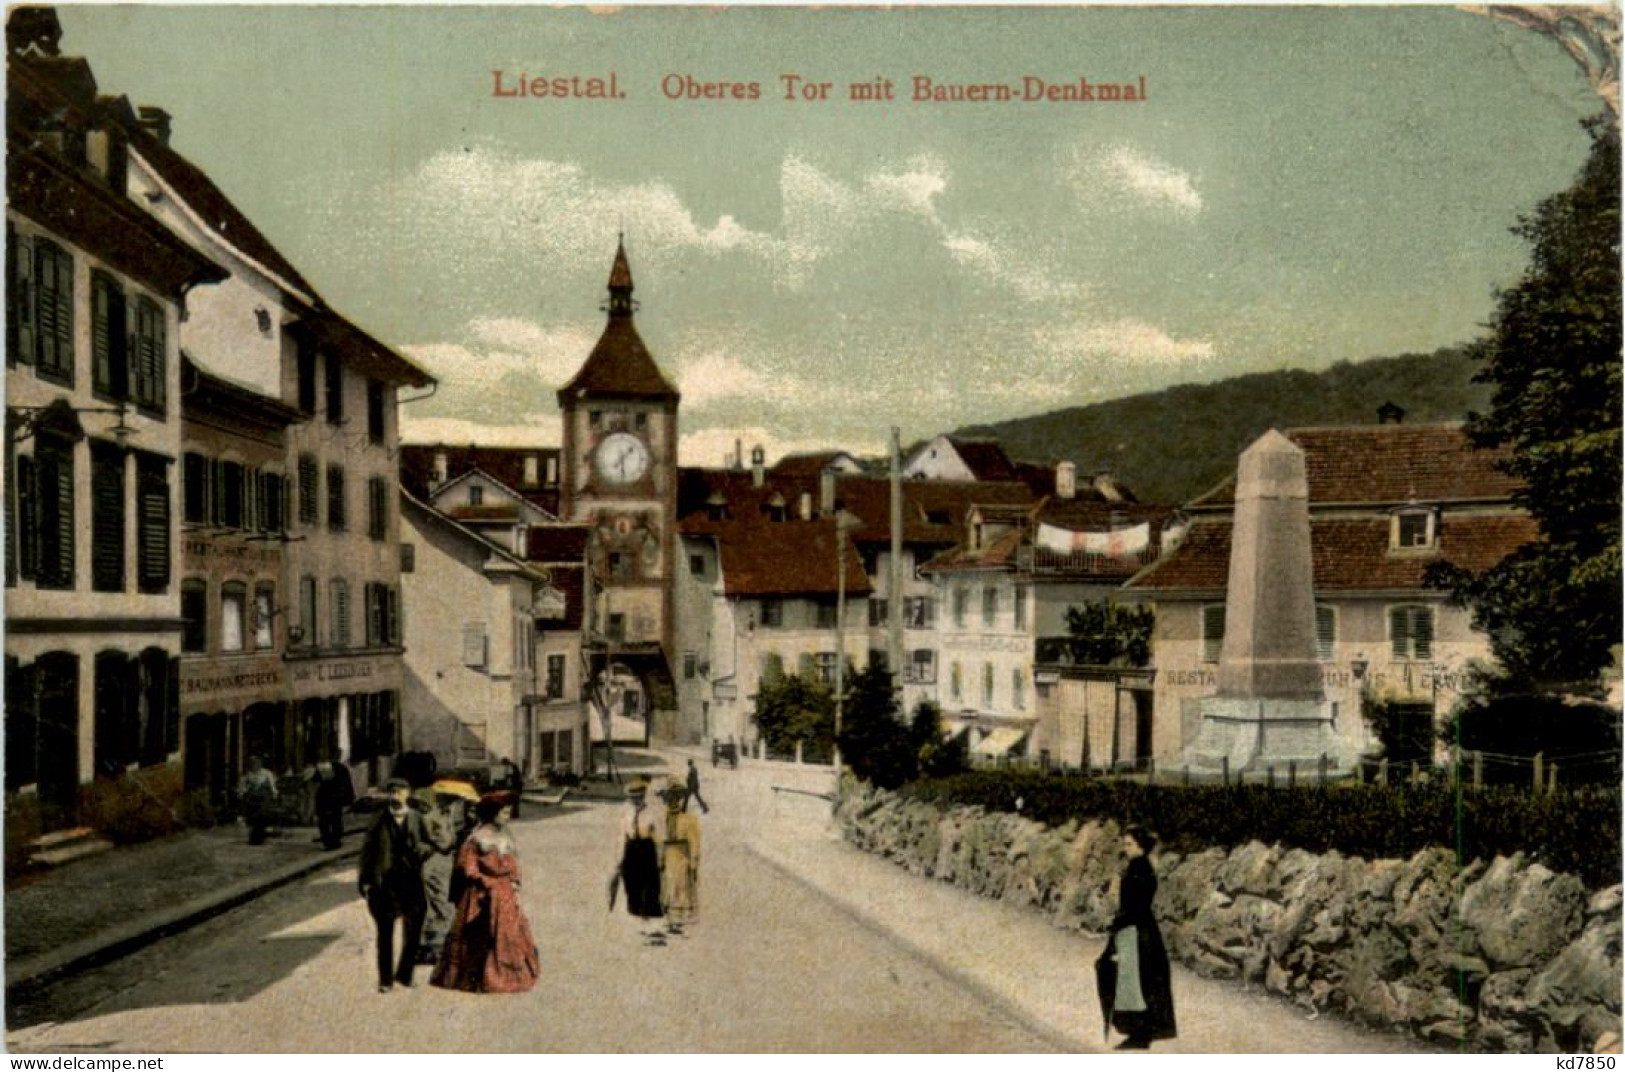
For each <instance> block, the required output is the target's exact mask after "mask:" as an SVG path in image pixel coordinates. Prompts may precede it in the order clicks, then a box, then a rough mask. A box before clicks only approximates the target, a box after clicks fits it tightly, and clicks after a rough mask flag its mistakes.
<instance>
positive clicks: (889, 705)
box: [839, 663, 920, 789]
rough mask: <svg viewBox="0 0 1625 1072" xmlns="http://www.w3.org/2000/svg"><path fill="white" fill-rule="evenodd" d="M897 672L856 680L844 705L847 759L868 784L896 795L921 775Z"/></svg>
mask: <svg viewBox="0 0 1625 1072" xmlns="http://www.w3.org/2000/svg"><path fill="white" fill-rule="evenodd" d="M899 714H900V707H899V705H898V702H897V690H896V689H895V688H893V687H892V678H891V671H889V670H887V669H886V668H885V667H884V666H881V665H880V664H878V663H871V664H870V665H869V667H868V668H867V669H864V670H861V671H859V672H858V673H856V674H854V675H853V676H852V678H851V680H850V681H849V682H848V683H847V691H846V697H845V700H844V702H843V703H842V705H841V734H840V739H839V744H840V746H841V758H842V761H843V762H845V763H846V765H847V766H849V767H851V768H852V773H853V774H855V775H857V776H858V777H859V778H861V779H863V780H864V781H866V782H872V783H873V784H875V785H878V786H881V787H883V788H885V789H895V788H897V787H898V786H900V785H902V784H903V783H904V782H908V781H911V780H913V778H914V776H915V775H916V774H917V773H918V772H919V765H920V756H919V745H918V744H917V743H916V742H915V740H914V737H913V734H912V733H911V732H910V728H909V726H908V725H907V724H906V723H904V722H903V720H902V719H901V718H900V717H899Z"/></svg>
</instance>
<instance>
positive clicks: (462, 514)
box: [437, 502, 519, 521]
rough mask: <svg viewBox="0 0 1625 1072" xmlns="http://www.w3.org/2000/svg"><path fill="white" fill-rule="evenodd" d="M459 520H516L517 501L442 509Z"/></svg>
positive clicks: (517, 516) (517, 511) (448, 515)
mask: <svg viewBox="0 0 1625 1072" xmlns="http://www.w3.org/2000/svg"><path fill="white" fill-rule="evenodd" d="M437 509H438V508H437ZM441 512H442V513H444V514H445V515H446V516H447V517H454V518H456V519H457V520H458V521H515V520H517V519H518V518H519V506H518V504H516V503H511V502H505V503H482V504H480V505H479V506H452V507H447V508H445V509H444V510H442V511H441Z"/></svg>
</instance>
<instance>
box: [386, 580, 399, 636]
mask: <svg viewBox="0 0 1625 1072" xmlns="http://www.w3.org/2000/svg"><path fill="white" fill-rule="evenodd" d="M384 594H385V595H386V596H388V597H389V615H388V621H387V622H386V623H385V631H386V635H385V637H384V641H385V643H389V644H399V643H400V642H401V590H400V588H399V587H398V586H395V585H390V586H388V587H386V588H385V589H384Z"/></svg>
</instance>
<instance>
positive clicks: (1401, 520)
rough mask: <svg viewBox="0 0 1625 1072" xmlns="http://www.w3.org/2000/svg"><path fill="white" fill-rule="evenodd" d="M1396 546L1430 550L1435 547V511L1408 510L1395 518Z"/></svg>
mask: <svg viewBox="0 0 1625 1072" xmlns="http://www.w3.org/2000/svg"><path fill="white" fill-rule="evenodd" d="M1393 533H1394V546H1395V547H1397V548H1401V549H1403V548H1411V549H1417V548H1428V547H1432V546H1433V538H1434V524H1433V511H1431V510H1408V511H1406V512H1405V513H1402V514H1396V515H1395V516H1394V528H1393Z"/></svg>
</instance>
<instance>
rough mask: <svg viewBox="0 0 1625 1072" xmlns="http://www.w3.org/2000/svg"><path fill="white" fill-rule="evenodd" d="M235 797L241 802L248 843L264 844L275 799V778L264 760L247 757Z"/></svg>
mask: <svg viewBox="0 0 1625 1072" xmlns="http://www.w3.org/2000/svg"><path fill="white" fill-rule="evenodd" d="M237 799H238V800H240V801H241V802H242V806H243V822H245V823H247V824H248V843H249V844H250V845H263V844H265V831H266V828H267V827H268V826H269V825H270V822H271V808H272V807H273V806H275V804H276V799H277V794H276V778H275V777H274V776H273V775H272V774H271V772H270V771H268V770H266V769H265V761H264V760H262V759H260V757H259V756H249V757H248V769H247V770H246V771H244V772H243V777H242V780H241V781H240V782H238V783H237Z"/></svg>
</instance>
